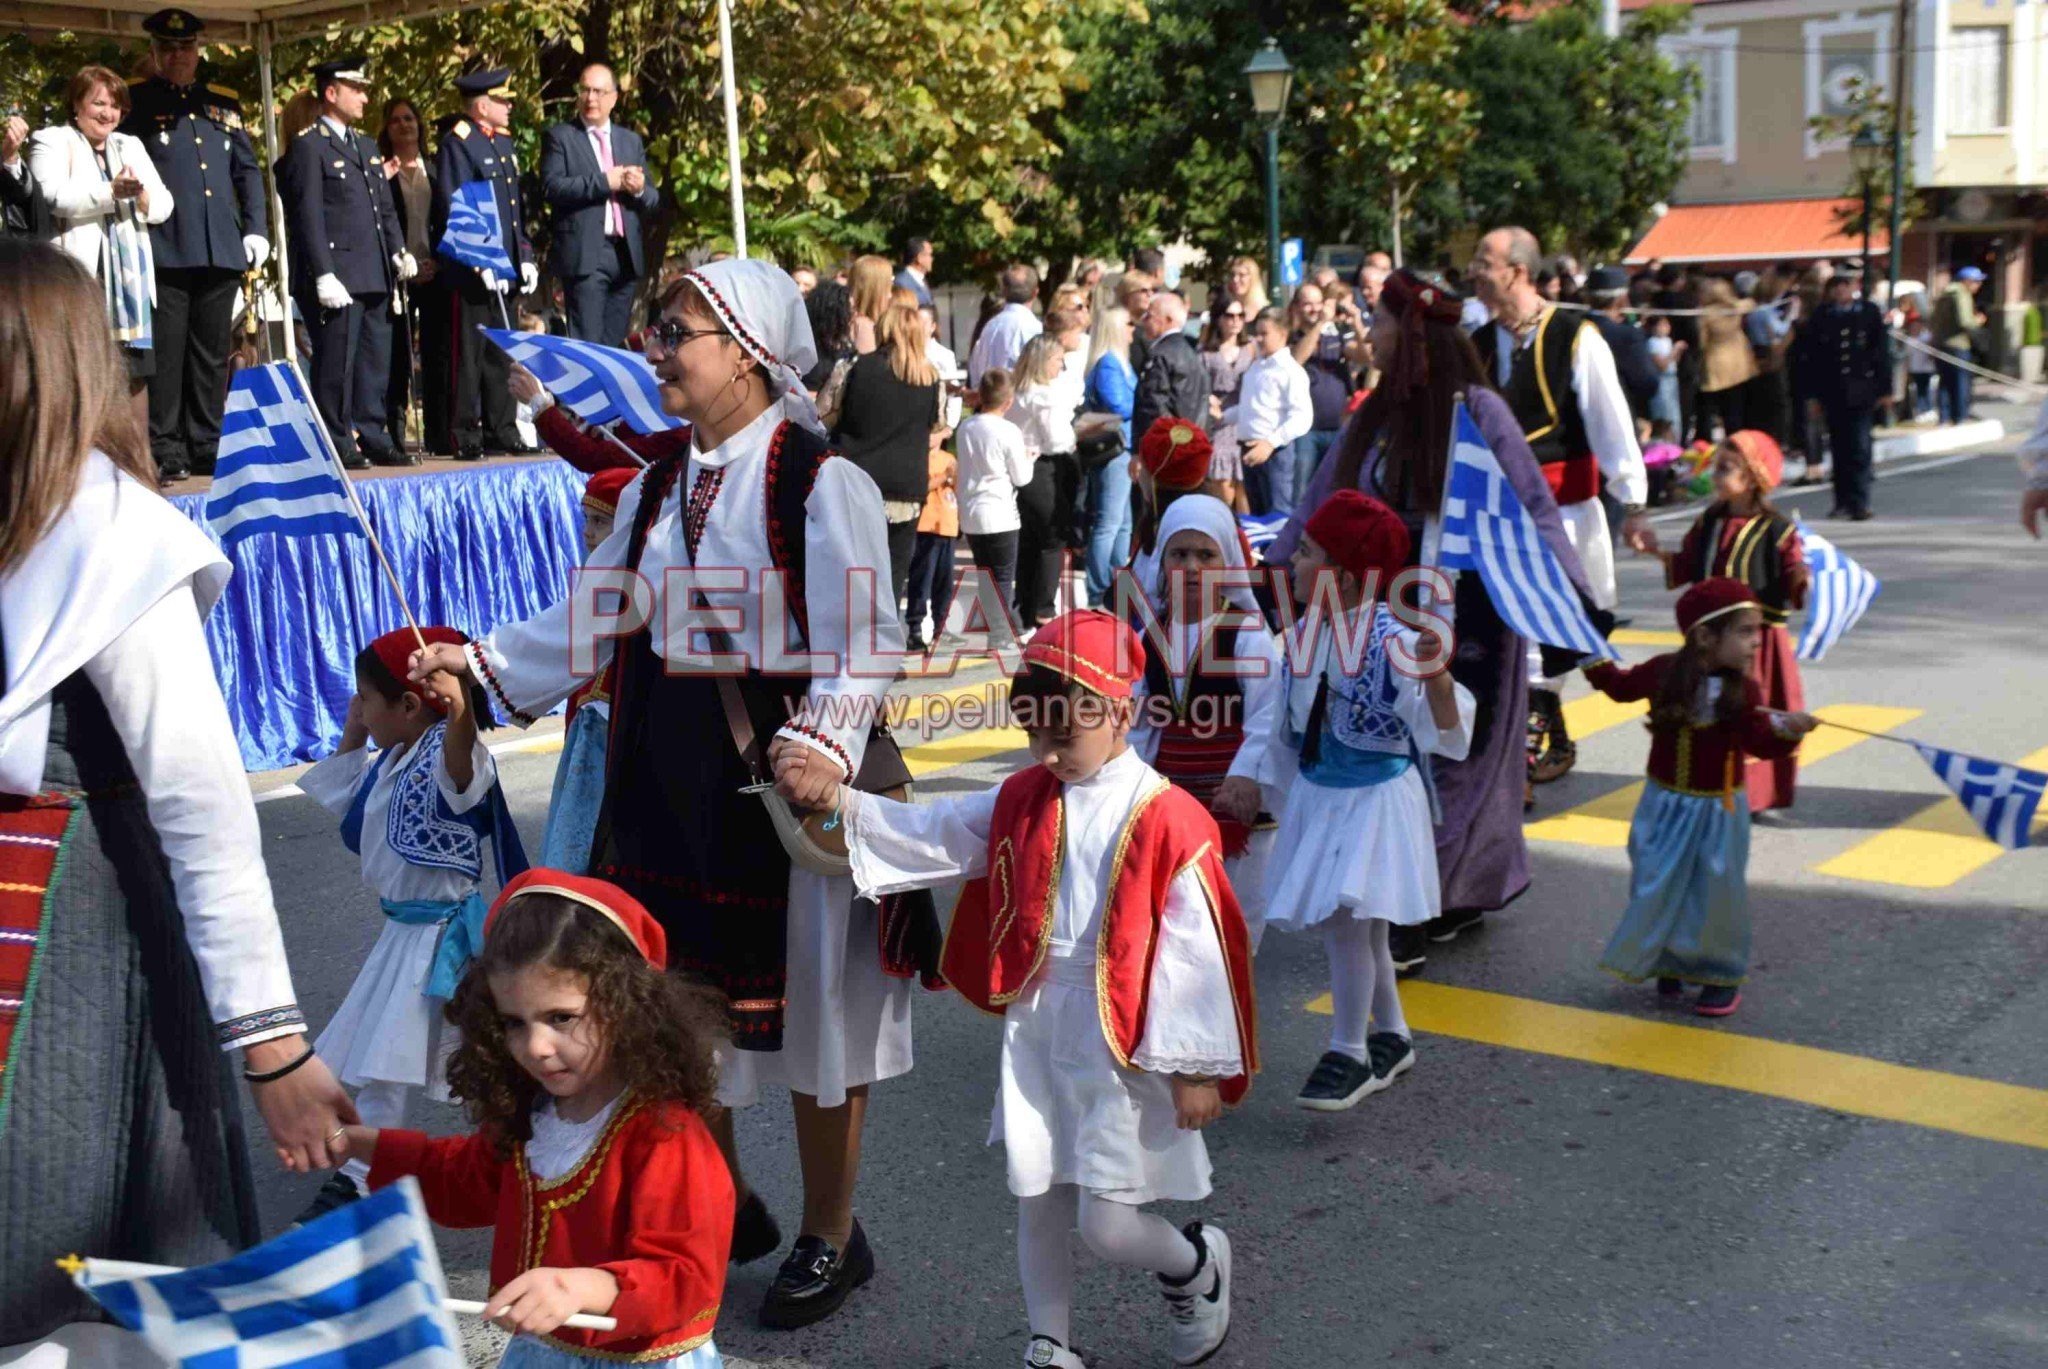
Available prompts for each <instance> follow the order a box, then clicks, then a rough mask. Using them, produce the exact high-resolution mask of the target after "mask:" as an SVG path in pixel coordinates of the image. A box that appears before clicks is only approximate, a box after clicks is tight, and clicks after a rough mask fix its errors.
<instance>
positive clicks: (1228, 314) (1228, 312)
mask: <svg viewBox="0 0 2048 1369" xmlns="http://www.w3.org/2000/svg"><path fill="white" fill-rule="evenodd" d="M1223 317H1225V318H1243V317H1244V310H1242V309H1225V310H1224V311H1223Z"/></svg>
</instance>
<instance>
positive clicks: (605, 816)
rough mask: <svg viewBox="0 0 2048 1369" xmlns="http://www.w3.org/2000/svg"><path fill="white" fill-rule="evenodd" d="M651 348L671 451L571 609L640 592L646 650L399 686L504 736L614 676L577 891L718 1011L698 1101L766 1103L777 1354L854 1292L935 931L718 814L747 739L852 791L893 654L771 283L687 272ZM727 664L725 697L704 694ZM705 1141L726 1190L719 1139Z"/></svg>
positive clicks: (538, 633)
mask: <svg viewBox="0 0 2048 1369" xmlns="http://www.w3.org/2000/svg"><path fill="white" fill-rule="evenodd" d="M649 339H650V340H649V343H648V359H649V360H650V361H652V362H653V363H654V365H655V370H656V374H657V375H658V376H659V377H660V380H661V386H662V397H663V402H664V404H665V405H666V406H667V408H668V410H669V412H671V413H673V414H676V415H678V416H680V417H682V418H684V419H687V420H688V421H689V423H690V425H691V426H690V428H689V430H688V431H689V434H690V440H689V442H688V444H687V446H686V447H685V448H684V449H682V450H679V451H675V452H672V453H669V454H667V455H664V456H662V457H660V458H659V459H657V460H655V461H654V462H653V464H652V465H651V466H649V468H648V469H647V471H646V472H645V473H644V474H643V475H641V476H640V477H639V478H638V479H636V480H635V481H634V483H633V484H632V485H631V486H630V487H629V488H628V489H627V490H626V491H625V493H624V495H623V496H622V497H621V498H620V501H619V511H618V521H617V525H616V527H615V529H614V531H613V533H612V535H611V536H610V537H609V538H607V539H606V540H605V542H604V543H603V545H601V546H600V547H598V548H597V550H596V551H595V552H594V553H592V555H591V557H590V559H589V560H588V562H586V571H585V578H584V581H583V582H582V583H586V584H588V583H590V582H591V572H592V571H602V570H604V569H606V568H610V569H612V570H613V571H614V572H618V571H620V570H623V569H627V568H630V569H633V570H637V571H638V573H639V575H640V577H641V578H642V580H643V581H644V582H645V586H646V589H647V591H648V593H647V608H648V613H647V615H646V618H645V620H644V622H641V623H639V624H637V625H633V624H625V623H621V622H620V621H619V620H617V619H603V620H601V621H594V620H596V618H597V614H598V613H600V612H602V611H603V609H604V603H603V600H604V597H605V596H602V595H598V594H595V593H579V594H577V595H575V596H572V598H571V599H570V600H568V601H565V602H563V603H560V604H557V605H555V606H554V607H553V608H551V609H548V610H546V611H545V612H543V613H541V614H539V615H537V616H536V617H533V618H530V619H528V620H527V621H525V622H522V623H512V624H505V625H501V626H500V627H498V628H497V629H496V630H495V631H493V632H491V633H489V634H488V635H486V636H484V637H482V638H480V639H479V640H477V641H476V642H474V643H472V644H471V645H470V646H469V647H468V648H467V649H459V648H447V647H436V648H433V649H432V650H430V651H428V652H425V653H423V654H422V656H421V658H420V659H419V660H418V661H416V662H415V665H414V671H415V675H416V677H417V676H421V675H424V674H425V673H427V672H429V671H431V670H433V669H436V668H440V669H450V670H456V671H468V672H470V673H472V674H474V675H475V676H476V677H477V678H478V679H481V680H483V681H484V682H485V684H486V685H487V686H489V688H490V689H491V691H492V692H493V693H494V694H495V695H496V697H497V699H498V702H499V704H500V705H501V706H502V707H503V708H505V709H506V710H507V711H508V712H510V713H511V714H512V716H513V717H514V718H515V719H518V720H520V721H527V720H530V718H531V717H532V715H534V714H535V713H539V712H542V711H544V710H546V709H547V708H549V707H551V706H553V705H554V704H555V703H556V702H557V701H559V700H561V699H562V698H564V697H565V696H567V695H568V694H569V693H570V692H571V691H572V690H573V689H575V688H576V687H577V686H578V685H579V684H581V683H582V682H583V681H584V680H585V679H587V678H589V677H590V676H591V675H593V674H595V673H597V672H599V671H603V670H606V669H609V670H610V671H611V675H610V682H611V688H612V720H611V736H610V746H609V756H608V759H607V762H606V773H605V782H604V801H603V807H602V810H601V812H600V814H599V817H598V821H597V830H596V837H595V840H594V842H593V844H592V852H591V862H590V873H591V874H592V875H594V876H597V877H598V878H601V879H606V880H610V881H612V882H613V883H616V884H618V885H619V886H620V887H622V888H624V889H625V890H626V891H627V892H628V893H631V894H632V895H633V896H634V897H636V898H638V899H640V900H641V901H642V902H643V903H645V904H646V905H647V907H648V909H649V910H650V911H651V912H653V914H654V915H655V917H656V918H658V919H660V921H661V923H662V926H663V928H664V929H665V930H666V932H667V934H668V938H669V944H670V947H671V954H670V964H671V965H672V966H673V967H675V968H677V969H680V970H682V971H684V972H687V973H691V974H696V975H700V976H702V977H704V978H706V979H708V980H710V981H711V982H712V983H714V984H717V985H718V986H719V987H720V988H721V989H722V990H724V992H725V993H726V995H727V997H728V999H729V1009H730V1015H731V1026H732V1032H733V1044H734V1045H735V1047H737V1049H736V1050H734V1051H731V1052H729V1053H728V1055H727V1058H726V1060H725V1061H724V1062H723V1065H722V1070H723V1073H722V1078H721V1080H720V1086H719V1099H720V1101H721V1102H723V1103H724V1104H726V1105H727V1106H728V1107H730V1106H739V1105H743V1104H747V1103H751V1102H752V1101H753V1100H754V1098H755V1095H756V1092H757V1090H758V1087H759V1085H760V1084H762V1083H775V1084H782V1085H785V1086H787V1087H788V1088H789V1090H790V1092H791V1095H792V1101H793V1103H794V1106H795V1110H796V1133H797V1149H798V1151H799V1153H800V1155H801V1157H802V1162H803V1172H804V1176H805V1202H804V1219H803V1227H802V1232H801V1234H800V1236H799V1237H798V1239H797V1242H796V1245H795V1249H794V1250H793V1251H792V1253H791V1254H790V1256H789V1258H788V1259H787V1260H786V1261H784V1263H783V1265H782V1268H781V1271H780V1272H779V1273H778V1274H777V1276H776V1279H775V1282H774V1284H773V1285H772V1286H771V1287H770V1289H769V1290H768V1295H767V1298H766V1300H765V1302H764V1303H763V1305H762V1309H761V1317H762V1321H763V1323H764V1324H765V1325H768V1326H772V1327H782V1328H788V1327H796V1326H802V1325H805V1324H808V1323H810V1322H814V1321H817V1320H819V1319H821V1318H823V1317H826V1316H829V1315H830V1314H831V1313H832V1312H833V1311H835V1310H836V1309H837V1308H838V1307H839V1305H840V1303H842V1302H843V1301H844V1300H845V1298H846V1296H847V1294H848V1293H849V1292H850V1291H851V1290H852V1289H853V1288H854V1287H856V1286H858V1285H859V1284H860V1283H863V1282H865V1281H866V1280H867V1278H868V1277H869V1276H870V1275H871V1274H872V1273H873V1269H874V1259H873V1256H872V1254H871V1253H870V1252H869V1250H868V1245H867V1240H866V1237H865V1236H864V1235H863V1234H862V1233H861V1229H860V1225H859V1223H857V1222H856V1221H855V1220H854V1217H853V1188H854V1177H855V1173H856V1171H857V1169H858V1166H859V1160H860V1138H861V1125H862V1121H863V1118H864V1115H865V1112H866V1104H867V1091H868V1086H869V1085H870V1084H873V1083H875V1082H876V1081H878V1080H882V1079H888V1078H891V1077H893V1076H895V1075H899V1074H902V1073H904V1072H905V1071H907V1070H908V1069H909V1068H910V1063H911V1049H910V981H911V978H913V977H915V976H916V975H917V974H918V973H919V971H920V969H921V968H922V969H928V970H930V971H931V974H932V978H931V982H933V983H936V951H937V944H936V943H937V924H936V918H935V917H932V916H931V914H930V904H929V902H928V901H926V902H923V903H921V904H918V903H912V902H910V901H909V900H896V899H891V900H886V901H884V902H883V903H882V904H881V905H879V907H878V905H876V904H874V903H869V902H861V903H856V902H855V899H854V892H853V886H852V883H851V882H850V881H849V880H848V879H847V878H846V877H844V876H827V875H823V874H819V873H816V872H814V871H812V870H808V869H804V868H801V867H797V866H794V865H793V864H792V862H791V860H790V857H789V856H788V854H787V853H786V852H785V849H784V847H783V845H782V842H781V840H780V839H779V838H778V837H777V835H776V831H775V827H774V825H773V823H772V821H771V819H770V817H769V814H768V810H767V809H766V808H765V806H764V804H763V801H762V799H761V797H760V796H759V795H756V794H750V793H742V792H740V791H741V789H742V787H743V786H746V785H748V784H750V783H753V782H754V781H755V780H756V779H757V778H764V777H765V775H764V774H763V770H762V769H757V768H756V766H754V765H751V764H750V763H749V762H748V761H747V760H746V759H743V757H742V755H741V754H740V747H739V745H738V744H737V741H738V734H739V733H740V732H741V731H748V732H750V733H751V738H750V740H751V741H752V742H753V743H754V745H755V746H756V747H764V746H765V744H766V742H767V741H768V739H770V738H775V737H779V738H783V739H788V740H793V741H795V742H797V743H799V744H801V745H803V746H805V747H809V748H812V749H814V750H816V751H817V752H818V753H819V754H820V755H821V756H822V757H827V758H829V759H830V760H831V761H832V762H833V764H832V765H831V766H830V767H821V769H829V770H830V771H831V772H832V775H833V777H834V778H833V780H832V783H831V785H830V786H826V785H824V782H823V781H822V780H820V782H819V783H820V787H821V788H832V787H836V785H837V782H838V780H839V779H841V778H844V779H847V780H852V779H853V778H854V777H855V776H856V775H858V774H859V773H860V771H861V763H862V759H863V757H864V756H865V754H866V752H867V750H868V746H869V742H870V734H871V727H872V723H873V719H874V718H875V717H876V716H877V715H878V713H879V701H880V700H881V698H882V696H883V695H884V693H885V692H886V691H887V689H888V686H889V683H890V681H891V680H892V679H893V678H894V674H895V666H894V663H893V661H892V662H891V663H890V664H888V665H886V666H878V665H877V661H878V660H880V659H882V658H888V657H890V656H891V654H892V653H899V652H901V650H902V648H903V635H902V626H901V624H900V623H899V622H898V620H897V614H896V607H895V605H894V604H893V603H891V602H889V600H888V596H887V594H886V593H883V594H879V595H878V594H877V592H876V586H878V585H886V584H888V583H889V576H888V570H889V548H888V535H887V525H886V520H885V518H884V515H883V512H882V500H881V495H880V493H879V491H878V490H877V489H876V487H875V483H874V481H873V480H871V479H870V478H869V477H868V476H867V475H866V474H865V473H864V472H862V471H861V470H860V469H859V468H858V467H856V466H855V465H853V463H852V462H850V461H843V460H835V459H833V458H834V456H835V455H836V453H834V452H833V451H832V450H831V449H830V448H829V446H828V445H827V443H826V440H825V435H824V431H823V428H822V426H821V425H820V424H819V422H818V418H817V411H816V410H815V409H814V408H813V407H812V406H811V403H810V400H809V398H808V397H807V396H806V394H805V392H804V389H803V386H802V384H801V382H800V380H799V377H800V376H801V375H802V374H803V372H804V371H805V370H807V369H808V368H810V367H811V366H812V365H814V364H815V363H816V361H817V356H816V348H815V345H814V343H813V341H812V337H811V329H810V324H809V322H808V321H807V320H806V318H805V315H804V306H803V297H802V295H801V294H800V293H799V292H798V290H797V286H796V282H795V281H793V280H791V279H790V278H789V276H788V275H787V274H786V273H784V272H783V271H782V270H780V269H779V268H777V267H774V266H772V265H769V264H768V263H766V262H762V261H753V260H728V261H721V262H713V263H710V264H708V265H706V266H704V267H702V268H700V269H698V270H696V271H692V272H690V273H688V274H687V275H685V276H683V277H680V278H679V279H678V280H677V281H676V282H675V283H674V284H672V285H671V286H670V287H669V289H668V290H667V292H666V293H665V295H664V297H663V301H662V315H661V318H660V320H659V321H658V322H657V323H656V324H654V325H653V326H652V327H651V328H650V329H649ZM693 569H694V570H698V571H699V572H700V574H701V577H702V578H701V579H699V580H698V581H696V582H695V583H692V581H691V579H690V577H689V575H688V572H690V571H692V570H693ZM771 572H779V575H778V574H771ZM635 593H636V594H637V593H638V591H635ZM674 595H687V596H689V602H688V603H684V602H676V603H674V604H673V605H671V603H670V598H671V596H674ZM593 600H596V601H597V602H596V604H595V607H594V606H593ZM698 606H702V607H704V608H706V609H708V610H712V611H714V612H718V611H722V613H719V616H718V622H717V624H716V625H714V624H712V623H711V622H709V621H707V619H708V618H709V617H710V615H708V614H707V615H697V616H696V617H695V621H693V615H692V614H691V612H690V610H691V609H692V608H694V607H698ZM628 627H630V628H631V630H630V631H629V630H626V629H627V628H628ZM607 632H609V633H612V634H614V635H611V636H604V637H600V636H599V634H601V633H607ZM594 639H595V640H594ZM700 643H701V645H700ZM712 651H715V652H718V653H729V654H728V655H725V656H724V660H723V661H722V662H721V661H718V660H715V659H714V658H712V657H711V656H710V655H709V654H708V653H709V652H712ZM856 651H859V652H862V653H863V656H862V657H861V658H859V659H857V658H856V657H855V655H854V653H855V652H856ZM806 652H808V653H812V655H811V657H810V658H809V660H805V659H803V658H802V657H801V656H799V655H798V653H806ZM579 655H581V657H582V658H583V659H582V661H581V663H580V664H578V656H579ZM735 657H737V658H738V660H737V662H736V664H738V665H739V666H741V667H742V670H743V673H739V674H737V675H736V676H735V675H733V674H728V675H727V676H726V677H725V680H723V681H722V680H721V679H720V678H718V676H717V675H715V674H713V673H712V671H714V670H717V669H721V668H729V667H730V666H731V665H733V664H735V662H734V658H735ZM863 662H865V664H863ZM811 672H815V673H811ZM728 682H730V683H728ZM733 686H736V688H734V687H733ZM883 735H884V737H886V734H883ZM764 764H765V763H764ZM715 1130H716V1131H717V1132H718V1134H719V1136H720V1141H721V1144H722V1145H724V1147H725V1148H726V1151H727V1154H728V1158H730V1159H731V1160H732V1161H733V1172H734V1174H735V1176H736V1177H737V1176H738V1175H739V1174H740V1169H739V1165H738V1161H737V1156H736V1155H735V1154H734V1152H733V1137H732V1121H731V1117H730V1114H727V1115H725V1116H723V1117H721V1118H720V1119H719V1120H718V1122H717V1124H716V1126H715ZM738 1191H739V1194H740V1195H741V1196H740V1209H739V1215H738V1221H737V1225H736V1227H735V1232H734V1237H733V1258H734V1259H735V1260H737V1261H745V1260H749V1259H755V1258H758V1257H760V1256H761V1255H764V1254H767V1253H769V1252H771V1251H773V1250H774V1249H775V1248H776V1247H777V1246H778V1245H779V1244H780V1242H781V1235H780V1232H779V1231H778V1230H777V1228H776V1225H775V1222H774V1220H773V1219H772V1218H771V1217H770V1216H769V1215H768V1213H767V1210H766V1208H765V1207H764V1206H763V1205H762V1203H761V1201H760V1199H759V1198H758V1197H757V1196H755V1195H753V1194H752V1193H751V1192H750V1191H749V1190H748V1189H747V1187H746V1185H745V1183H744V1181H743V1180H740V1181H739V1182H738Z"/></svg>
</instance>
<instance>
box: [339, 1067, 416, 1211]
mask: <svg viewBox="0 0 2048 1369" xmlns="http://www.w3.org/2000/svg"><path fill="white" fill-rule="evenodd" d="M412 1090H413V1086H412V1085H411V1084H393V1083H389V1082H387V1081H385V1080H382V1079H372V1080H371V1081H370V1082H369V1083H367V1084H365V1085H363V1086H362V1087H361V1088H359V1089H357V1090H356V1115H357V1116H358V1117H360V1118H362V1120H363V1125H364V1126H366V1127H402V1126H404V1125H405V1104H406V1100H407V1099H408V1098H410V1097H411V1096H412ZM341 1172H342V1173H343V1174H346V1175H348V1177H349V1178H351V1179H353V1180H355V1181H356V1187H357V1188H358V1189H360V1190H362V1191H363V1192H364V1193H368V1192H369V1191H370V1167H369V1166H368V1165H366V1164H364V1163H363V1162H362V1161H361V1160H350V1161H349V1162H348V1163H347V1164H345V1165H343V1166H342V1167H341Z"/></svg>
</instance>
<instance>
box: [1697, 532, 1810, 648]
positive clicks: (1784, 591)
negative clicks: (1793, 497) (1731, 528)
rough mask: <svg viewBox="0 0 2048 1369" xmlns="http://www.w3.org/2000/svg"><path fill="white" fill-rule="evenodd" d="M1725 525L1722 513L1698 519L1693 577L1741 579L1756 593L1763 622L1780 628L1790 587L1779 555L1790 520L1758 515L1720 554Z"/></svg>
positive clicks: (1787, 604) (1788, 598)
mask: <svg viewBox="0 0 2048 1369" xmlns="http://www.w3.org/2000/svg"><path fill="white" fill-rule="evenodd" d="M1727 525H1728V515H1727V514H1726V513H1724V512H1718V511H1709V512H1708V514H1707V515H1706V516H1705V517H1704V518H1703V519H1702V520H1701V522H1700V539H1699V540H1700V558H1699V564H1698V565H1697V566H1695V567H1694V568H1693V578H1694V579H1695V580H1705V579H1708V578H1710V577H1712V576H1716V575H1721V576H1726V577H1727V578H1728V579H1730V580H1740V581H1741V582H1742V583H1743V584H1745V585H1748V586H1749V587H1750V588H1751V589H1752V590H1754V591H1756V597H1757V603H1758V604H1759V605H1760V607H1761V608H1762V610H1763V619H1764V621H1765V622H1766V623H1770V624H1772V625H1775V626H1782V625H1783V624H1784V622H1785V620H1786V618H1787V617H1788V616H1789V615H1788V613H1787V612H1786V610H1787V608H1788V607H1789V606H1790V602H1791V600H1790V595H1791V587H1790V586H1788V585H1787V584H1786V583H1785V559H1784V557H1783V556H1781V555H1780V554H1779V553H1780V551H1781V550H1782V549H1783V548H1784V545H1785V539H1786V538H1788V537H1790V536H1791V535H1792V533H1793V531H1794V527H1793V523H1792V520H1791V519H1789V518H1786V517H1785V516H1784V515H1782V514H1777V513H1768V514H1758V515H1757V516H1755V517H1753V518H1751V519H1749V520H1748V521H1747V522H1745V523H1744V524H1743V525H1742V526H1741V527H1740V528H1738V529H1737V530H1736V533H1735V537H1734V540H1733V541H1731V542H1730V543H1729V545H1728V548H1727V551H1726V552H1725V553H1723V551H1722V549H1721V540H1722V530H1723V529H1724V528H1726V527H1727Z"/></svg>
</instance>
